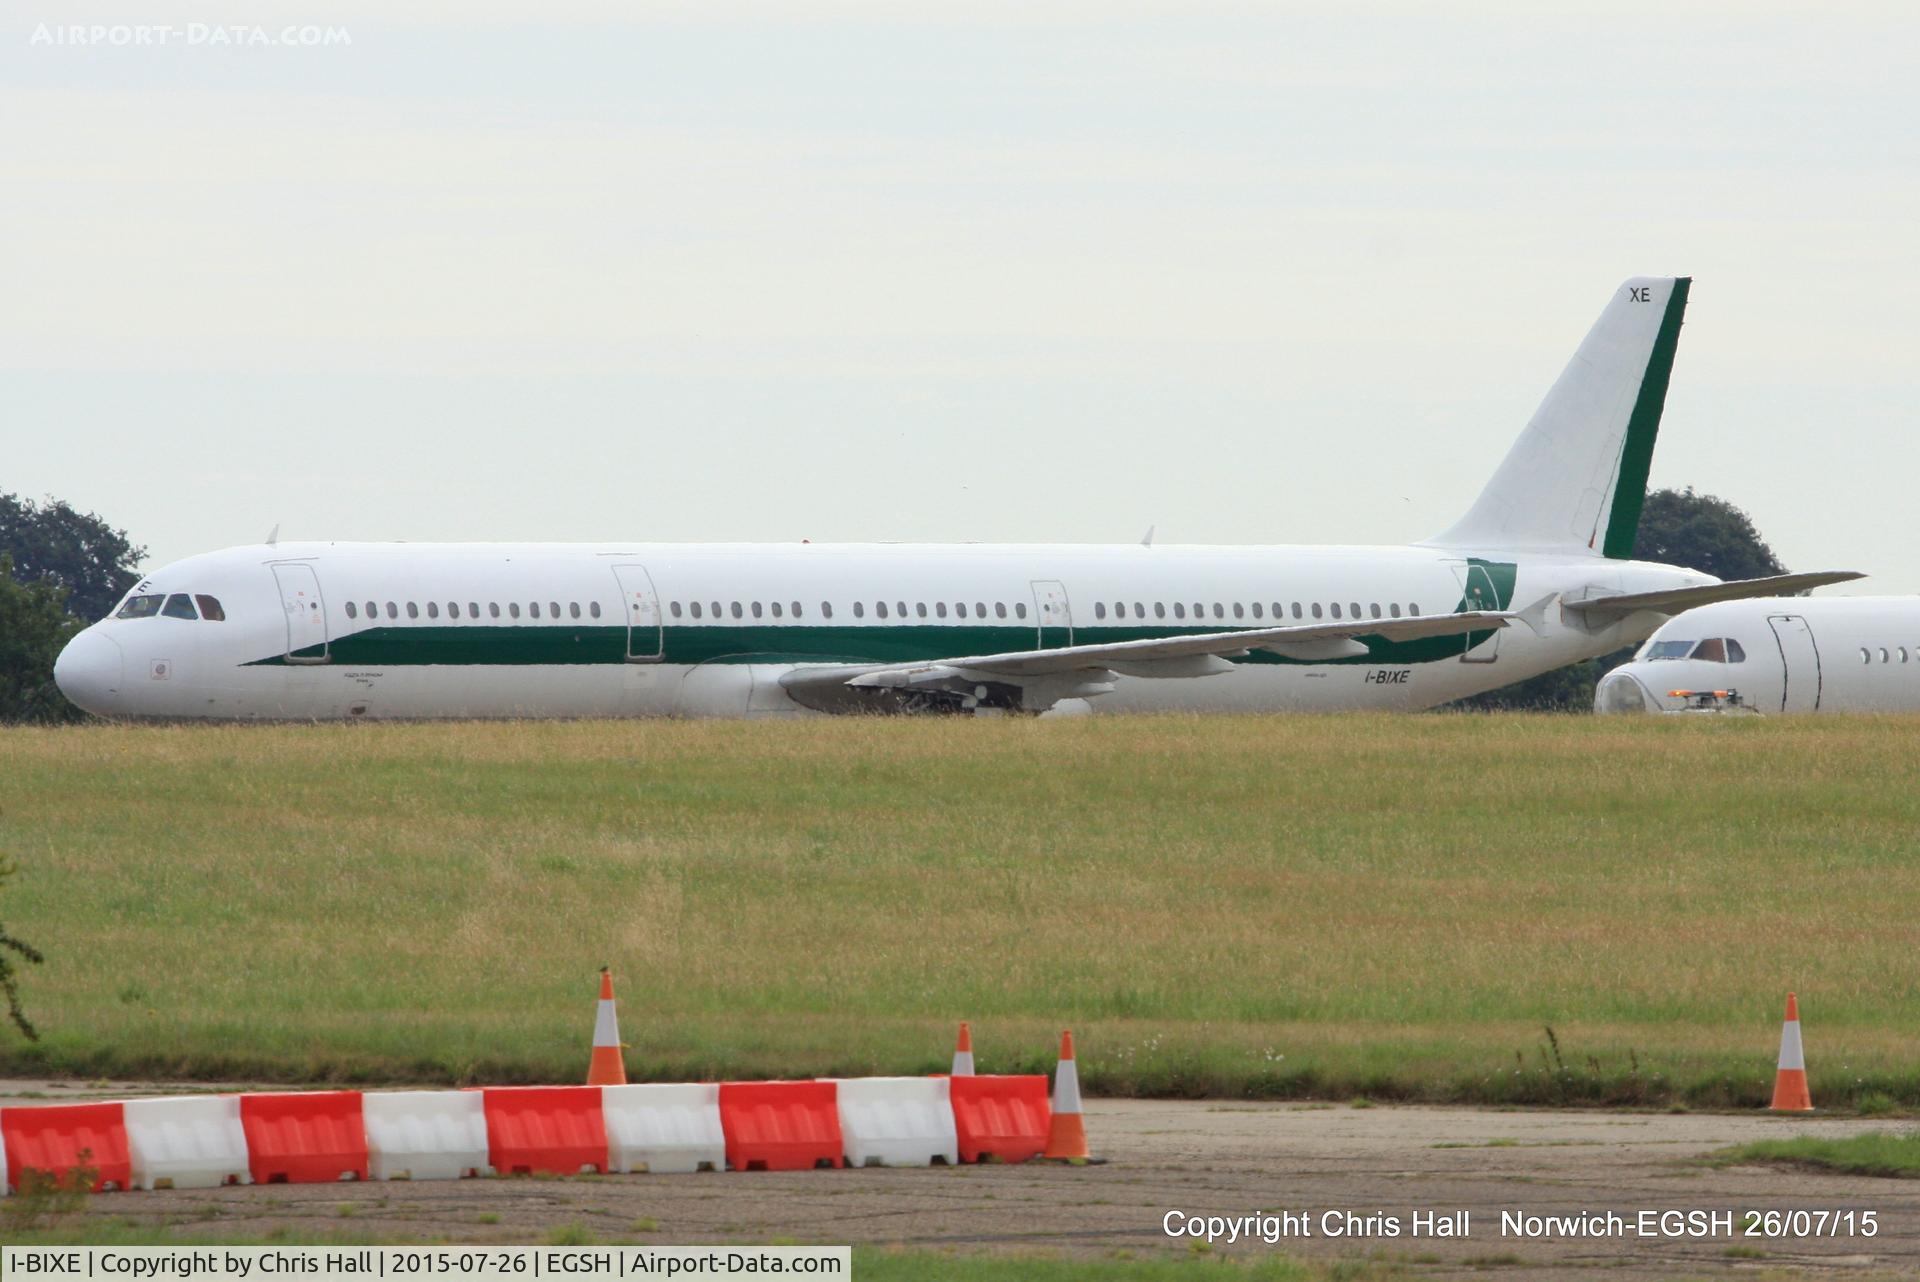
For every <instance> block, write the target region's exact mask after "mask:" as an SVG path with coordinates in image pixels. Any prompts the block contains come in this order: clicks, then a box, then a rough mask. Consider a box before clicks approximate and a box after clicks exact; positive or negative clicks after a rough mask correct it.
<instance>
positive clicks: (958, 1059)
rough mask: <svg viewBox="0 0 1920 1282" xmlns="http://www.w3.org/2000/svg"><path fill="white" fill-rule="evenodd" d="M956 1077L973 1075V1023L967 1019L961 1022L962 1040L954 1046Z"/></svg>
mask: <svg viewBox="0 0 1920 1282" xmlns="http://www.w3.org/2000/svg"><path fill="white" fill-rule="evenodd" d="M951 1076H954V1077H972V1076H973V1025H971V1024H969V1023H967V1022H966V1021H965V1020H962V1021H961V1022H960V1040H959V1041H958V1042H955V1043H954V1046H953V1072H952V1074H951Z"/></svg>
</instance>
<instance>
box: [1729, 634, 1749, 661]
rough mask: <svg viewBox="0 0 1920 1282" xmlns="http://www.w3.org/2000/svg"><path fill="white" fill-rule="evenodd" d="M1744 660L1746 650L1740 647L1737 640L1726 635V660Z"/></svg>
mask: <svg viewBox="0 0 1920 1282" xmlns="http://www.w3.org/2000/svg"><path fill="white" fill-rule="evenodd" d="M1746 661H1747V652H1746V651H1745V650H1742V649H1741V648H1740V643H1739V642H1738V641H1735V640H1734V639H1733V638H1732V637H1728V638H1727V662H1728V663H1745V662H1746Z"/></svg>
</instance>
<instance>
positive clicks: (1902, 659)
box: [1727, 641, 1907, 663]
mask: <svg viewBox="0 0 1920 1282" xmlns="http://www.w3.org/2000/svg"><path fill="white" fill-rule="evenodd" d="M1727 644H1728V645H1737V644H1739V643H1738V642H1735V641H1729V642H1727ZM1906 661H1907V647H1905V646H1901V647H1900V662H1902V663H1905V662H1906Z"/></svg>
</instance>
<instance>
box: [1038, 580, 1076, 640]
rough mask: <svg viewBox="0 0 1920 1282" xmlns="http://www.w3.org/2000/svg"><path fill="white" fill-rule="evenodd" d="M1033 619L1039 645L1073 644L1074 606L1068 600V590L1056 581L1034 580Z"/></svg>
mask: <svg viewBox="0 0 1920 1282" xmlns="http://www.w3.org/2000/svg"><path fill="white" fill-rule="evenodd" d="M1033 617H1034V620H1035V623H1036V626H1037V628H1038V638H1039V639H1038V641H1037V643H1036V644H1037V645H1038V646H1039V648H1040V649H1042V650H1044V649H1047V648H1048V647H1050V646H1063V645H1072V644H1073V606H1072V603H1071V602H1069V601H1068V600H1067V588H1066V585H1065V584H1064V583H1061V582H1059V581H1058V580H1056V579H1035V580H1033Z"/></svg>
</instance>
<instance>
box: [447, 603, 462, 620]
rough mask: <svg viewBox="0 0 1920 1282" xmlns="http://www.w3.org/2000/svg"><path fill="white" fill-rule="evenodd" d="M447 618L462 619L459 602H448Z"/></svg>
mask: <svg viewBox="0 0 1920 1282" xmlns="http://www.w3.org/2000/svg"><path fill="white" fill-rule="evenodd" d="M447 617H448V618H449V619H457V618H459V617H460V603H459V602H458V601H449V602H447Z"/></svg>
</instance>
